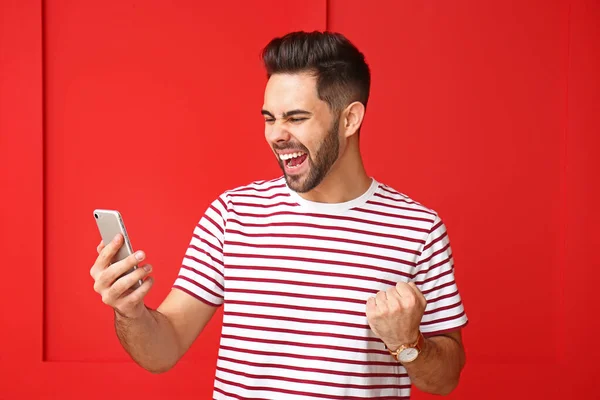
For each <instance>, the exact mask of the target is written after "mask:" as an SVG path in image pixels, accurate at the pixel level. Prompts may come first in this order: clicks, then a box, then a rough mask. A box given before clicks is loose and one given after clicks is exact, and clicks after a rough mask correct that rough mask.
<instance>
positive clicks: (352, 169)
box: [299, 143, 371, 203]
mask: <svg viewBox="0 0 600 400" xmlns="http://www.w3.org/2000/svg"><path fill="white" fill-rule="evenodd" d="M370 185H371V178H369V176H368V175H367V172H366V171H365V167H364V165H363V162H362V158H361V156H360V152H359V149H358V144H357V143H352V144H350V143H349V145H348V147H347V148H346V151H344V153H343V154H342V156H341V157H340V158H339V159H338V160H337V161H336V162H335V164H333V166H332V167H331V170H330V171H329V173H328V174H327V176H326V177H325V178H324V179H323V181H321V183H320V184H319V186H317V187H316V188H314V189H313V190H311V191H310V192H306V193H299V194H300V196H302V198H304V199H306V200H309V201H315V202H319V203H343V202H346V201H350V200H353V199H355V198H357V197H360V196H361V195H362V194H364V193H365V192H366V191H367V190H368V189H369V186H370Z"/></svg>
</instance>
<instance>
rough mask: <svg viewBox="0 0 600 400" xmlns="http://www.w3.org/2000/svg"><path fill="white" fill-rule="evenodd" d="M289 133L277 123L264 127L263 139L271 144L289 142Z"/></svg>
mask: <svg viewBox="0 0 600 400" xmlns="http://www.w3.org/2000/svg"><path fill="white" fill-rule="evenodd" d="M290 136H291V135H290V133H289V132H288V130H287V129H285V127H284V126H282V125H281V124H279V123H274V124H273V125H266V126H265V137H266V138H267V140H268V141H269V142H271V143H281V142H287V141H288V140H290Z"/></svg>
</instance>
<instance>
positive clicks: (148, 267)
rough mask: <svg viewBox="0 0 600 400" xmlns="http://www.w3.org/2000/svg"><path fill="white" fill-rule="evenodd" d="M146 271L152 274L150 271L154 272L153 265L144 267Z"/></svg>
mask: <svg viewBox="0 0 600 400" xmlns="http://www.w3.org/2000/svg"><path fill="white" fill-rule="evenodd" d="M144 270H145V271H146V272H150V271H152V266H151V265H144Z"/></svg>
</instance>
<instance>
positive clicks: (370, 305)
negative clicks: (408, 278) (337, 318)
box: [367, 282, 427, 351]
mask: <svg viewBox="0 0 600 400" xmlns="http://www.w3.org/2000/svg"><path fill="white" fill-rule="evenodd" d="M426 306H427V300H425V297H424V296H423V294H422V293H421V292H420V291H419V289H417V286H416V285H415V284H414V283H412V282H409V283H406V282H398V283H397V284H396V286H394V287H390V288H388V289H387V290H386V291H380V292H379V293H377V295H376V296H375V297H371V298H369V300H367V320H368V321H369V326H370V327H371V329H372V330H373V332H374V333H375V334H376V335H377V336H378V337H379V338H380V339H381V340H382V341H383V342H384V343H385V345H386V346H387V347H388V349H390V350H392V351H395V350H396V349H398V348H399V347H400V346H402V345H403V344H409V343H414V342H416V340H417V339H418V337H419V326H420V324H421V319H422V318H423V313H424V312H425V307H426Z"/></svg>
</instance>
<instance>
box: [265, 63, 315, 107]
mask: <svg viewBox="0 0 600 400" xmlns="http://www.w3.org/2000/svg"><path fill="white" fill-rule="evenodd" d="M321 103H322V104H321ZM323 104H325V105H326V104H327V103H325V102H324V101H322V100H320V99H319V96H318V94H317V78H316V77H315V76H312V75H310V74H308V73H298V74H274V75H272V76H271V77H270V78H269V81H268V82H267V86H266V88H265V98H264V107H263V108H264V109H266V110H269V111H271V112H273V113H275V114H281V113H283V112H285V111H288V110H294V109H304V110H309V111H317V110H316V109H318V108H321V107H322V105H323Z"/></svg>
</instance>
